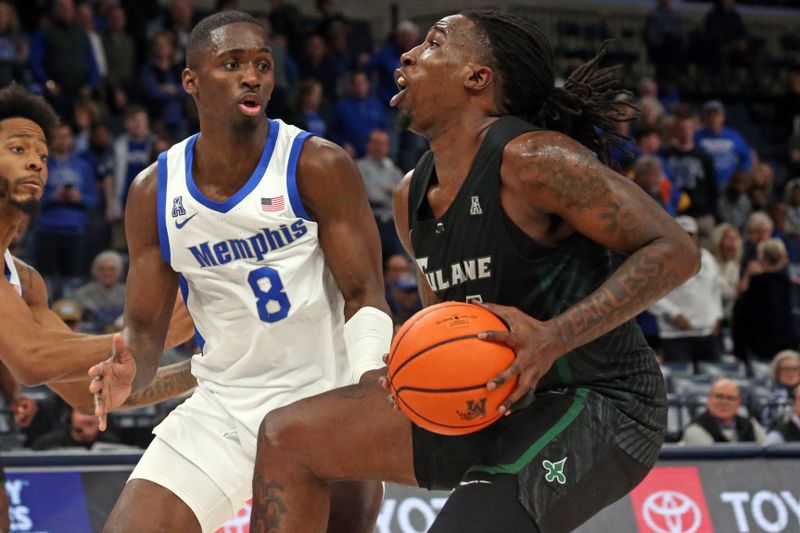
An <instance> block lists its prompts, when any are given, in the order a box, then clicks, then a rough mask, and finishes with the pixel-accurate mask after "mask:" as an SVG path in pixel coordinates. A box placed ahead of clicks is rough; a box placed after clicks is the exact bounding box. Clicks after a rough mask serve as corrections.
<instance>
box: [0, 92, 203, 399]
mask: <svg viewBox="0 0 800 533" xmlns="http://www.w3.org/2000/svg"><path fill="white" fill-rule="evenodd" d="M57 123H58V117H57V116H56V115H55V113H54V112H53V110H52V109H51V108H50V107H49V106H48V105H47V103H46V102H45V101H44V100H42V99H41V98H38V97H35V96H33V95H31V94H29V93H27V92H26V91H25V90H24V89H23V88H22V87H21V86H19V85H11V86H9V87H6V88H5V89H3V90H0V252H2V256H0V266H2V269H3V273H4V276H3V277H2V279H0V324H2V326H0V359H2V361H3V363H5V365H6V366H7V367H8V369H9V370H10V371H11V373H12V375H13V376H14V377H15V378H16V379H17V381H19V382H21V383H23V384H25V385H28V386H34V385H39V384H42V383H46V384H47V385H48V386H49V387H50V388H51V389H53V390H54V391H55V392H56V393H58V394H59V395H60V396H62V397H63V398H64V399H65V400H66V401H67V402H68V403H69V404H70V405H72V406H73V407H75V408H77V409H80V410H81V411H84V412H89V413H90V412H92V411H93V409H94V405H93V401H92V396H91V395H90V394H88V392H87V387H88V384H87V378H86V371H87V370H88V369H89V367H91V366H92V365H94V364H97V363H99V362H101V361H103V360H105V359H106V358H107V357H108V355H109V353H111V351H112V336H111V335H102V336H88V335H78V334H75V333H73V332H72V331H71V330H70V329H69V327H68V326H67V325H66V324H64V322H63V321H62V320H61V319H60V318H58V316H57V315H56V314H55V313H53V312H52V311H51V310H50V308H49V307H48V305H47V290H46V288H45V284H44V280H43V279H42V276H41V275H40V274H39V273H38V272H37V271H36V270H35V269H34V268H33V267H31V266H29V265H27V264H25V263H23V262H22V261H20V260H19V259H16V258H15V257H13V256H12V255H11V252H10V251H9V250H8V247H9V244H10V243H11V242H12V241H13V240H14V238H15V237H16V236H17V231H18V229H19V227H20V225H21V224H25V223H26V222H27V220H28V219H29V217H33V216H35V215H36V212H37V210H38V206H39V200H40V199H41V197H42V193H43V191H44V187H45V184H46V183H47V155H48V149H47V137H46V133H49V132H50V131H52V130H53V128H54V127H55V125H56V124H57ZM182 307H183V306H180V307H178V306H176V320H175V322H174V324H173V328H172V330H171V334H170V338H169V339H168V340H167V342H168V343H169V345H171V346H172V345H176V344H180V343H181V342H183V341H185V340H186V339H187V338H189V337H190V336H191V332H192V323H191V319H190V318H189V316H188V314H186V313H185V311H181V308H182ZM119 340H121V339H119ZM119 340H118V341H117V342H116V346H118V347H122V343H120V342H119ZM193 386H194V380H193V378H192V376H191V374H189V372H188V363H178V364H177V365H173V366H171V367H164V368H162V369H161V370H160V378H159V380H158V381H157V382H156V383H154V385H153V387H151V388H150V389H148V390H147V391H144V392H143V393H142V394H140V395H138V396H137V397H135V398H131V399H130V400H129V402H128V403H127V404H126V407H138V406H142V405H150V404H152V403H156V402H158V401H161V400H164V399H166V398H169V397H172V396H174V395H176V394H180V393H182V392H184V391H186V390H188V389H191V388H192V387H193Z"/></svg>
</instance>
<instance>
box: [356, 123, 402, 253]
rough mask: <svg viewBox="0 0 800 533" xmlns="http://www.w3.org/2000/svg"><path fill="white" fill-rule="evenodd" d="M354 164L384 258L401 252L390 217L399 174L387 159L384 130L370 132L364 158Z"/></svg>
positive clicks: (386, 136) (400, 172) (386, 143)
mask: <svg viewBox="0 0 800 533" xmlns="http://www.w3.org/2000/svg"><path fill="white" fill-rule="evenodd" d="M356 165H357V166H358V170H359V171H360V172H361V176H362V177H363V179H364V189H366V192H367V199H368V200H369V206H370V208H371V209H372V214H373V215H375V221H376V222H377V224H378V231H379V232H380V236H381V247H382V249H383V257H384V259H386V258H388V257H389V256H391V255H394V254H398V253H403V247H402V246H401V245H400V240H399V239H398V238H397V232H396V231H395V228H394V215H392V193H393V192H394V189H395V187H397V184H398V183H400V180H401V179H403V172H402V171H401V170H400V169H399V168H398V167H397V165H395V164H394V161H392V160H391V159H390V158H389V134H388V133H386V132H385V131H384V130H372V131H371V132H370V134H369V140H368V141H367V155H365V156H364V157H362V158H361V159H359V160H358V161H356Z"/></svg>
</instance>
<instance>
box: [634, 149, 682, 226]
mask: <svg viewBox="0 0 800 533" xmlns="http://www.w3.org/2000/svg"><path fill="white" fill-rule="evenodd" d="M633 181H634V183H636V184H637V185H638V186H639V187H641V188H642V189H644V191H645V192H646V193H647V194H649V195H650V197H652V198H653V199H654V200H655V201H656V202H658V203H659V204H660V205H661V206H662V207H663V208H664V209H666V210H667V212H668V213H669V214H670V215H672V216H675V214H676V210H677V205H678V201H679V200H680V194H681V192H680V191H679V190H678V189H677V188H676V187H673V186H672V182H670V180H669V179H667V177H666V176H665V175H664V171H663V167H662V166H661V161H660V160H659V159H658V158H657V157H654V156H649V155H645V156H642V157H640V158H639V159H637V160H636V162H635V163H634V164H633Z"/></svg>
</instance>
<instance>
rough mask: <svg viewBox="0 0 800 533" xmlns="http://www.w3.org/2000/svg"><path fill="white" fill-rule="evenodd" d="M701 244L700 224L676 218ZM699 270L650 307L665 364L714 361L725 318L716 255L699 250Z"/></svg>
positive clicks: (717, 355) (680, 217)
mask: <svg viewBox="0 0 800 533" xmlns="http://www.w3.org/2000/svg"><path fill="white" fill-rule="evenodd" d="M675 220H676V221H677V222H678V224H680V226H681V227H682V228H683V229H684V230H686V232H687V233H688V234H689V235H691V237H692V238H693V239H694V241H695V243H698V242H699V241H698V227H697V222H696V221H695V219H694V218H692V217H690V216H679V217H677V218H676V219H675ZM700 262H701V266H700V271H699V272H698V273H697V275H695V276H694V277H693V278H691V279H689V280H688V281H687V282H686V283H684V284H683V285H681V286H680V287H678V288H677V289H675V290H674V291H672V292H671V293H669V294H668V295H666V296H665V297H664V298H662V299H661V300H659V301H657V302H656V303H654V304H653V305H652V306H650V312H651V313H652V314H653V315H654V316H655V317H656V320H657V321H658V329H659V337H661V340H662V355H663V357H664V360H665V361H670V362H671V361H693V362H697V361H698V360H704V359H705V360H715V359H717V358H718V357H719V353H720V347H719V343H718V338H717V334H718V332H719V324H720V320H721V319H722V288H721V286H720V278H719V270H718V266H717V262H716V260H715V259H714V256H713V255H712V254H711V252H709V251H708V250H705V249H702V248H701V249H700Z"/></svg>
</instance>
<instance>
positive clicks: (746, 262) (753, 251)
mask: <svg viewBox="0 0 800 533" xmlns="http://www.w3.org/2000/svg"><path fill="white" fill-rule="evenodd" d="M774 229H775V225H774V224H773V222H772V219H771V218H770V217H769V215H768V214H766V213H764V212H763V211H756V212H755V213H753V214H751V215H750V217H749V218H748V219H747V227H746V228H745V236H744V239H745V240H744V248H743V249H742V263H741V265H740V269H741V273H742V276H741V278H742V280H741V283H742V284H741V285H740V286H739V292H743V291H744V290H745V289H747V282H748V281H749V279H750V276H752V274H754V273H758V272H760V271H761V264H760V263H759V262H758V261H757V259H758V258H757V255H758V245H759V244H760V243H761V242H763V241H765V240H767V239H769V238H770V237H771V236H772V232H773V230H774ZM748 271H749V274H748Z"/></svg>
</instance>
